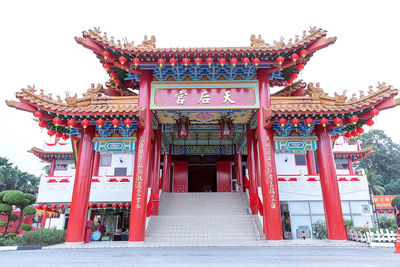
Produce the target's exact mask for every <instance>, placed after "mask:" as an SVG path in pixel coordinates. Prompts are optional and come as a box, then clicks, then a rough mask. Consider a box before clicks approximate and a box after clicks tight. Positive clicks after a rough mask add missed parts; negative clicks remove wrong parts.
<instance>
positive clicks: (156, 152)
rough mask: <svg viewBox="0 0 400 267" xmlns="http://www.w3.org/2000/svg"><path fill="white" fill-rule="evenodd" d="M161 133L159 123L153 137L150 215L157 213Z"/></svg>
mask: <svg viewBox="0 0 400 267" xmlns="http://www.w3.org/2000/svg"><path fill="white" fill-rule="evenodd" d="M161 133H162V132H161V125H160V124H159V125H158V129H157V131H156V132H155V137H154V139H155V140H154V167H153V184H152V186H151V194H152V195H153V202H154V203H153V209H152V212H151V215H158V205H159V201H160V194H159V192H160V166H161Z"/></svg>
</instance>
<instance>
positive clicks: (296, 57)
mask: <svg viewBox="0 0 400 267" xmlns="http://www.w3.org/2000/svg"><path fill="white" fill-rule="evenodd" d="M298 58H299V55H297V54H296V53H293V54H292V55H290V59H291V60H293V62H294V63H295V64H296V61H297V59H298Z"/></svg>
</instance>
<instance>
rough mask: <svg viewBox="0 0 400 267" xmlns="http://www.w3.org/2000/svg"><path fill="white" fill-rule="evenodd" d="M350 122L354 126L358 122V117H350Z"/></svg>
mask: <svg viewBox="0 0 400 267" xmlns="http://www.w3.org/2000/svg"><path fill="white" fill-rule="evenodd" d="M349 121H350V122H351V123H352V124H356V123H357V122H358V117H357V116H356V115H353V116H351V117H350V119H349Z"/></svg>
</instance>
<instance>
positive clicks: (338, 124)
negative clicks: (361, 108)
mask: <svg viewBox="0 0 400 267" xmlns="http://www.w3.org/2000/svg"><path fill="white" fill-rule="evenodd" d="M333 123H334V124H336V126H337V127H340V125H342V123H343V120H342V119H341V118H338V117H336V118H334V119H333Z"/></svg>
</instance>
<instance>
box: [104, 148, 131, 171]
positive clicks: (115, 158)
mask: <svg viewBox="0 0 400 267" xmlns="http://www.w3.org/2000/svg"><path fill="white" fill-rule="evenodd" d="M134 158H135V155H134V154H133V153H120V154H117V153H114V154H111V166H101V165H100V167H99V176H107V175H114V169H115V168H127V171H126V175H132V174H133V165H134Z"/></svg>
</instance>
